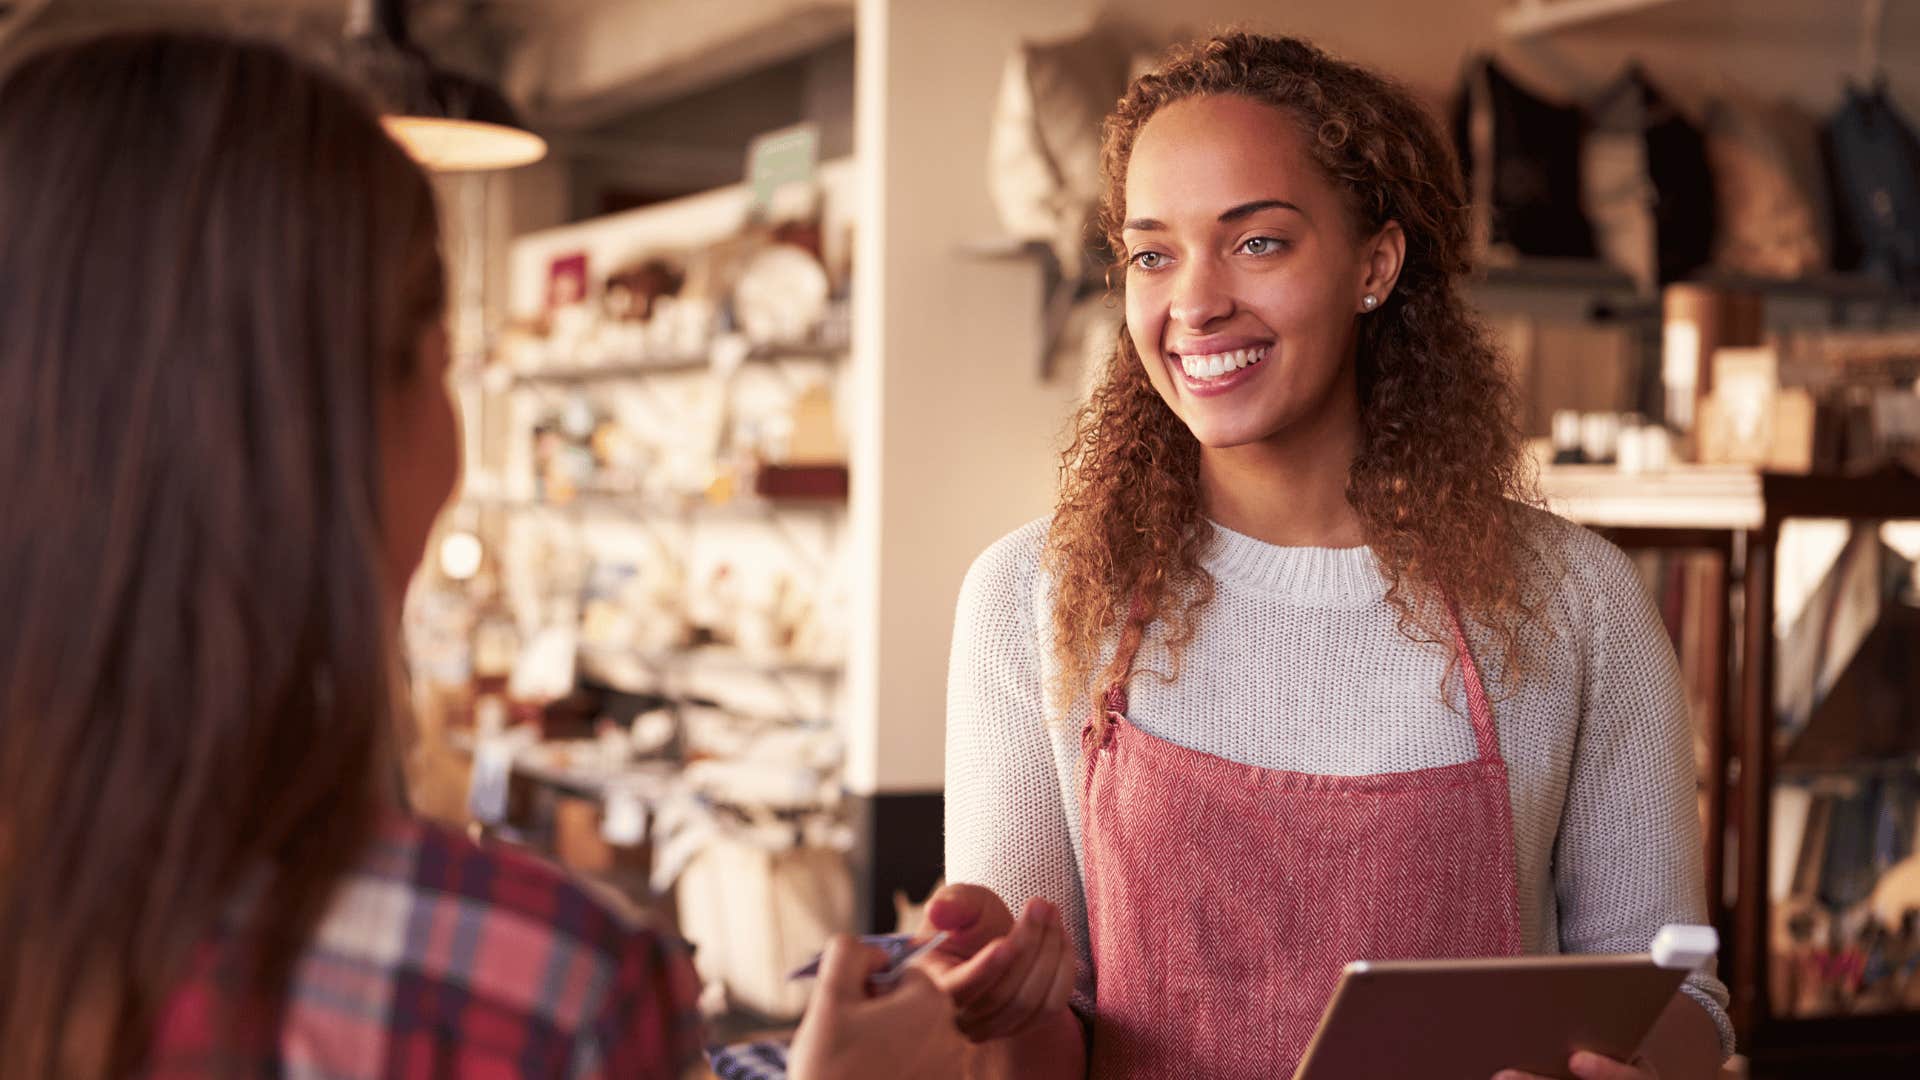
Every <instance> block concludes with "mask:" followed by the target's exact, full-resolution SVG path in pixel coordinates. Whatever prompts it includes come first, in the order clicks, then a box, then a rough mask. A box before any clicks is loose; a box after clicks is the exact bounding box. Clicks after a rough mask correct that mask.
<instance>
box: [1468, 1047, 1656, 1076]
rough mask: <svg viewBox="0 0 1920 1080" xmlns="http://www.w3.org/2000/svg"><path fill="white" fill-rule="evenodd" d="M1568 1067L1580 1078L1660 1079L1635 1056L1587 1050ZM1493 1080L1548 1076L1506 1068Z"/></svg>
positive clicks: (1578, 1054) (1572, 1060) (1569, 1062)
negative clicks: (1625, 1057)
mask: <svg viewBox="0 0 1920 1080" xmlns="http://www.w3.org/2000/svg"><path fill="white" fill-rule="evenodd" d="M1567 1069H1568V1071H1569V1072H1571V1073H1573V1075H1575V1076H1577V1077H1579V1078H1580V1080H1660V1074H1659V1073H1657V1072H1655V1071H1654V1070H1653V1066H1651V1065H1649V1064H1647V1063H1646V1062H1645V1061H1644V1060H1642V1059H1640V1058H1635V1059H1634V1060H1633V1061H1632V1062H1631V1063H1629V1062H1625V1061H1617V1060H1615V1059H1613V1058H1610V1057H1602V1056H1601V1055H1599V1054H1594V1053H1589V1052H1587V1051H1585V1050H1582V1051H1580V1052H1579V1053H1577V1054H1575V1055H1573V1057H1571V1058H1569V1059H1567ZM1493 1080H1547V1078H1546V1077H1543V1076H1537V1075H1535V1074H1533V1073H1530V1072H1521V1071H1520V1070H1518V1069H1506V1070H1504V1071H1502V1072H1497V1073H1495V1074H1494V1075H1493Z"/></svg>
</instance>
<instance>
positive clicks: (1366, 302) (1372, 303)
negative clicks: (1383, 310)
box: [1360, 293, 1380, 311]
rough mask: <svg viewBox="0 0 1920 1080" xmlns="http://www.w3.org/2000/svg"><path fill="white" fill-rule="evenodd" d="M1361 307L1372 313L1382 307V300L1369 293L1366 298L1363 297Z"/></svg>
mask: <svg viewBox="0 0 1920 1080" xmlns="http://www.w3.org/2000/svg"><path fill="white" fill-rule="evenodd" d="M1360 306H1361V307H1364V308H1366V309H1367V310H1368V311H1372V310H1373V309H1374V308H1377V307H1379V306H1380V298H1379V297H1377V296H1375V295H1373V294H1372V293H1368V294H1367V295H1366V296H1364V297H1361V299H1360Z"/></svg>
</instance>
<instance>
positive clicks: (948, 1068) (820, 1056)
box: [787, 934, 967, 1080]
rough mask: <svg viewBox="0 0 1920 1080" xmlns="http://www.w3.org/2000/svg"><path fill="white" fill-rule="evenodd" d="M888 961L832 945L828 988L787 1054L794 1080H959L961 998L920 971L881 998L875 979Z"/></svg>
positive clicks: (906, 974)
mask: <svg viewBox="0 0 1920 1080" xmlns="http://www.w3.org/2000/svg"><path fill="white" fill-rule="evenodd" d="M886 966H887V955H886V954H885V953H883V952H881V951H880V950H878V949H873V948H868V947H866V946H864V945H861V944H860V942H859V941H858V940H857V939H855V938H853V937H851V936H849V935H845V934H842V935H840V936H837V937H835V938H834V939H833V940H832V941H830V942H828V943H827V953H826V956H825V957H824V958H823V959H822V960H821V962H820V981H819V984H818V985H816V986H815V987H814V991H813V999H812V1000H811V1001H810V1002H808V1004H807V1015H806V1018H805V1019H804V1020H802V1021H801V1022H800V1030H799V1031H798V1032H797V1033H796V1034H795V1035H794V1039H793V1048H792V1050H791V1051H789V1053H788V1055H787V1074H788V1075H789V1076H791V1077H792V1078H793V1080H867V1078H869V1077H874V1078H878V1077H894V1076H914V1077H922V1076H924V1077H930V1078H932V1080H943V1078H949V1077H950V1078H952V1080H959V1077H960V1075H961V1069H962V1067H963V1062H964V1061H965V1055H966V1049H967V1043H966V1040H965V1039H963V1038H961V1037H960V1032H959V1029H957V1028H956V1027H954V1022H953V1020H954V1006H953V999H952V998H950V997H948V996H947V994H946V992H945V991H943V990H941V989H940V987H938V986H936V985H935V984H934V981H933V979H932V977H931V976H929V975H928V974H927V973H926V972H925V971H922V970H920V969H919V968H918V967H909V968H907V969H906V970H904V971H902V972H901V973H900V981H899V983H898V985H896V986H894V987H893V988H892V989H890V990H887V991H885V992H884V993H882V994H880V995H879V996H878V997H875V996H873V995H871V994H870V993H869V992H868V989H867V979H868V978H869V977H870V976H871V975H872V974H873V973H874V972H876V971H879V970H881V969H883V968H885V967H886Z"/></svg>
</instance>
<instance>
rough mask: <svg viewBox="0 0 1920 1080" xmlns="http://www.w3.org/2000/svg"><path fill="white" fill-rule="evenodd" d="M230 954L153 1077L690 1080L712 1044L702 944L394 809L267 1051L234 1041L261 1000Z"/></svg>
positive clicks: (165, 1034)
mask: <svg viewBox="0 0 1920 1080" xmlns="http://www.w3.org/2000/svg"><path fill="white" fill-rule="evenodd" d="M225 952H226V950H225V949H224V948H223V947H222V946H220V945H218V944H216V945H213V946H210V947H208V948H207V949H204V950H202V953H201V956H200V958H199V962H198V963H197V964H196V965H195V967H194V968H193V970H192V972H191V973H190V974H189V975H188V977H187V978H186V979H185V980H184V981H183V982H182V983H181V984H180V985H179V986H178V987H176V989H175V991H174V993H173V995H172V997H171V998H170V999H169V1001H168V1003H167V1004H166V1006H165V1007H164V1008H163V1009H162V1011H161V1013H160V1015H159V1020H158V1023H157V1026H156V1028H155V1032H154V1042H153V1047H154V1049H153V1051H152V1053H151V1054H150V1056H149V1062H150V1064H149V1066H148V1072H147V1076H149V1077H152V1078H154V1080H174V1078H181V1080H184V1078H187V1077H203V1076H207V1075H211V1074H214V1073H228V1072H238V1073H240V1074H242V1075H249V1076H284V1077H288V1078H291V1080H308V1078H312V1080H321V1078H325V1080H358V1078H362V1077H388V1076H405V1077H416V1076H422V1077H424V1076H433V1077H440V1076H449V1077H453V1076H457V1077H461V1078H468V1077H475V1078H483V1080H484V1078H492V1077H500V1078H508V1077H514V1078H518V1077H540V1078H542V1080H545V1078H549V1077H586V1078H595V1077H622V1078H625V1077H677V1076H679V1075H680V1074H681V1072H682V1070H684V1068H685V1067H686V1066H687V1065H688V1064H689V1063H690V1062H692V1061H695V1060H698V1055H699V1051H700V1021H699V1015H698V1013H697V1012H696V1011H695V1001H696V998H697V997H698V994H699V985H698V982H697V980H696V978H695V976H694V972H693V967H692V964H691V963H690V962H689V957H688V955H687V952H686V950H685V948H684V947H682V946H680V945H678V944H674V943H671V942H670V941H668V940H666V939H663V938H662V937H660V936H657V935H656V934H654V933H652V932H650V931H648V930H646V929H643V928H641V927H639V926H638V925H636V924H635V923H633V922H632V921H630V920H628V919H626V918H624V917H623V916H622V915H621V914H620V913H618V912H616V910H615V909H614V908H613V907H611V906H609V905H608V904H606V903H603V902H602V901H601V900H600V899H598V898H596V897H594V896H592V895H590V894H589V893H588V892H587V891H586V890H585V889H584V888H582V886H581V885H580V884H579V883H578V882H576V881H574V880H572V879H570V878H569V877H568V876H567V875H566V874H564V873H562V872H561V871H559V870H557V869H555V868H553V867H551V866H549V865H547V864H546V863H543V862H541V861H539V860H538V859H535V858H533V857H531V856H529V855H526V854H523V853H520V852H516V851H513V850H510V849H505V848H498V847H491V846H489V847H482V846H480V845H477V844H475V843H473V842H471V841H469V840H468V839H466V838H465V837H464V836H461V835H460V834H459V833H457V832H454V831H451V830H448V829H445V828H442V827H439V826H435V825H429V824H426V823H423V822H419V821H413V820H408V819H403V818H396V819H394V820H392V821H391V822H390V823H389V824H388V825H387V826H386V827H385V828H384V829H383V831H382V834H381V835H380V837H379V838H378V840H377V841H376V842H375V844H374V845H373V846H372V848H371V850H370V851H369V852H368V854H367V856H366V857H365V859H364V860H363V861H362V865H361V867H360V868H359V869H358V870H357V871H356V872H355V873H354V874H353V875H352V876H350V877H349V878H348V879H347V880H346V881H344V882H343V883H342V885H341V888H340V892H339V893H338V895H337V896H336V897H335V899H334V901H333V906H332V907H331V909H330V910H329V911H328V913H327V915H326V917H325V918H324V920H323V921H322V923H321V925H320V927H319V931H318V933H317V935H316V936H315V940H314V942H313V943H312V945H310V946H309V947H308V949H307V951H306V953H305V954H304V955H303V956H302V958H301V959H300V962H299V967H298V969H297V970H296V972H295V975H294V979H293V986H292V989H291V992H290V993H289V995H288V1000H287V1002H286V1005H285V1012H284V1013H283V1014H282V1016H281V1019H280V1023H279V1026H278V1029H277V1034H276V1035H275V1037H274V1039H273V1040H271V1041H272V1042H273V1043H274V1045H272V1046H271V1047H270V1048H269V1049H267V1050H265V1051H264V1052H260V1053H251V1054H250V1053H247V1052H245V1051H244V1050H242V1051H236V1050H235V1049H234V1048H233V1047H232V1045H231V1044H232V1043H233V1041H234V1040H233V1039H232V1038H230V1037H220V1036H221V1034H222V1028H223V1027H224V1026H226V1024H225V1023H224V1021H230V1020H232V1019H233V1018H234V1016H235V1013H234V1012H232V1011H231V1010H232V1009H233V1008H234V1006H235V1005H236V1004H238V1005H240V1006H241V1007H243V1008H251V1007H252V1006H253V1005H254V1004H255V1003H245V1002H242V1003H235V1002H232V1001H228V1000H225V999H224V998H223V994H226V993H230V991H228V990H226V989H225V986H226V984H227V980H225V979H223V978H221V977H220V974H219V973H220V972H221V971H223V970H230V969H231V965H228V964H223V963H222V962H221V957H222V956H223V955H224V954H225ZM242 1015H243V1016H244V1015H246V1014H244V1013H243V1014H242ZM236 1053H238V1054H239V1055H240V1058H241V1060H236V1056H235V1055H236ZM236 1066H237V1069H236Z"/></svg>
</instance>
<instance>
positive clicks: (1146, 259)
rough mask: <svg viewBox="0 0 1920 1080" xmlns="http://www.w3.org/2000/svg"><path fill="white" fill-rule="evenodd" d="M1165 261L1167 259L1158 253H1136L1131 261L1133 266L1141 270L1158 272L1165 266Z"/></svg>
mask: <svg viewBox="0 0 1920 1080" xmlns="http://www.w3.org/2000/svg"><path fill="white" fill-rule="evenodd" d="M1166 261H1167V257H1166V256H1165V255H1163V254H1161V253H1160V252H1158V251H1141V252H1137V253H1135V255H1134V256H1133V259H1132V262H1133V265H1135V266H1137V267H1139V268H1140V269H1142V270H1158V269H1160V268H1161V267H1162V266H1165V265H1166Z"/></svg>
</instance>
